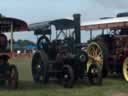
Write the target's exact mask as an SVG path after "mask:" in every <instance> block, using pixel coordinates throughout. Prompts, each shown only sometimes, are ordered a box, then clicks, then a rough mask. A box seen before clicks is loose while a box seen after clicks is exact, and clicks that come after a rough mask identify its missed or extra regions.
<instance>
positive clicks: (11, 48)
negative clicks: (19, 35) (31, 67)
mask: <svg viewBox="0 0 128 96" xmlns="http://www.w3.org/2000/svg"><path fill="white" fill-rule="evenodd" d="M10 27H11V42H10V43H11V44H10V50H11V53H13V23H11V26H10Z"/></svg>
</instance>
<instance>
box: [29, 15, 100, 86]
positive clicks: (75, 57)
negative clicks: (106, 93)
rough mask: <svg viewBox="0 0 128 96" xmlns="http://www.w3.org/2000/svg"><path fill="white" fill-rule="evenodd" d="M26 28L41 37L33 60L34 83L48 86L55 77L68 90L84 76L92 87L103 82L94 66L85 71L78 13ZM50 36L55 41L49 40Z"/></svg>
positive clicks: (86, 59)
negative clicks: (71, 17)
mask: <svg viewBox="0 0 128 96" xmlns="http://www.w3.org/2000/svg"><path fill="white" fill-rule="evenodd" d="M52 26H54V27H55V28H53V29H54V30H52ZM29 29H30V30H34V33H35V35H41V37H40V38H39V39H38V41H37V48H38V50H37V51H36V52H35V54H34V55H33V58H32V76H33V80H34V82H43V83H47V82H48V80H49V79H50V78H53V77H54V78H56V79H58V80H59V81H61V82H62V84H63V85H64V87H68V88H71V87H73V85H74V83H75V81H76V80H78V79H80V78H81V79H84V78H85V77H86V78H89V81H90V83H91V84H101V83H102V76H101V70H100V69H99V67H98V66H97V65H96V64H95V63H92V64H91V66H90V67H89V70H88V71H87V70H86V62H87V61H88V55H87V53H86V52H85V51H83V50H82V47H83V46H84V44H82V43H81V42H80V39H81V37H80V14H75V15H74V20H70V19H57V20H52V21H46V22H40V23H34V24H30V25H29ZM53 35H54V37H55V39H51V36H53Z"/></svg>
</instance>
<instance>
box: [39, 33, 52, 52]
mask: <svg viewBox="0 0 128 96" xmlns="http://www.w3.org/2000/svg"><path fill="white" fill-rule="evenodd" d="M49 44H50V40H49V39H48V37H47V36H44V35H43V36H41V37H40V38H39V39H38V41H37V48H38V49H44V50H47V49H48V46H49Z"/></svg>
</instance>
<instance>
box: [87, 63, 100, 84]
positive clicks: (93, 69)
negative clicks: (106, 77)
mask: <svg viewBox="0 0 128 96" xmlns="http://www.w3.org/2000/svg"><path fill="white" fill-rule="evenodd" d="M88 78H89V82H90V83H91V84H93V85H101V84H102V72H101V69H100V68H99V66H98V65H96V64H91V66H90V68H89V71H88Z"/></svg>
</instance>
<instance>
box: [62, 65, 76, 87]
mask: <svg viewBox="0 0 128 96" xmlns="http://www.w3.org/2000/svg"><path fill="white" fill-rule="evenodd" d="M74 81H75V78H74V71H73V69H72V67H71V66H70V65H64V68H63V80H62V83H63V85H64V87H65V88H72V87H73V85H74Z"/></svg>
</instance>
